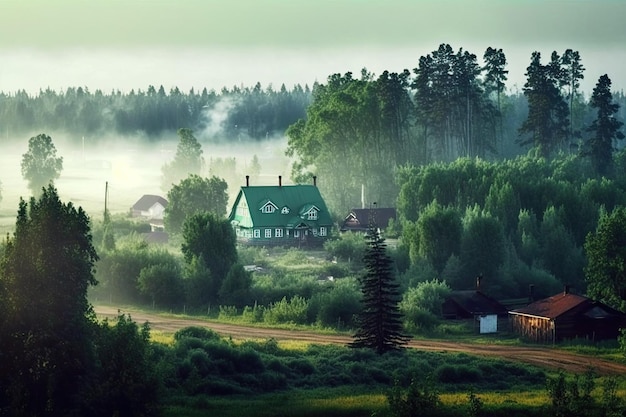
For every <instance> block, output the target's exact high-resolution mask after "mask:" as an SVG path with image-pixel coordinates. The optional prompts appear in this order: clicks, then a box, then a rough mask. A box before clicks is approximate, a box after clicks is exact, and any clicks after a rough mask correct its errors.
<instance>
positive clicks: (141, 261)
mask: <svg viewBox="0 0 626 417" xmlns="http://www.w3.org/2000/svg"><path fill="white" fill-rule="evenodd" d="M179 265H180V259H179V258H178V257H176V256H175V255H173V254H172V253H170V252H169V251H167V250H166V249H163V248H158V247H152V246H149V245H148V244H147V243H146V242H145V240H143V239H142V238H141V237H140V236H138V235H136V234H131V235H129V236H127V237H126V238H123V239H120V240H119V241H118V242H117V244H116V247H115V249H114V250H113V251H109V252H104V253H103V254H102V258H101V259H100V261H99V262H98V264H97V269H96V271H97V272H96V277H97V278H98V280H99V282H100V285H98V286H97V287H95V288H94V289H93V290H92V291H91V293H90V295H91V296H93V297H98V298H104V299H106V300H108V301H114V302H122V303H124V302H131V303H144V302H147V301H154V302H158V301H157V300H156V298H153V297H155V296H156V297H157V298H159V299H160V300H161V302H163V303H165V304H167V305H170V304H169V303H170V302H172V303H175V304H176V301H177V300H176V299H175V297H174V295H180V292H179V288H180V286H181V284H182V283H180V282H178V281H180V278H181V277H180V272H178V271H179V270H180V266H179ZM144 270H146V272H144V278H143V280H144V284H143V285H144V286H143V288H142V287H141V285H140V283H139V278H140V276H141V274H142V271H144ZM170 290H172V291H174V292H175V294H172V295H171V296H170V295H169V294H167V291H170ZM157 293H158V294H157Z"/></svg>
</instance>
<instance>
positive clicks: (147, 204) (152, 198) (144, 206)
mask: <svg viewBox="0 0 626 417" xmlns="http://www.w3.org/2000/svg"><path fill="white" fill-rule="evenodd" d="M156 203H159V204H161V205H162V206H163V207H167V200H166V199H164V198H163V197H161V196H158V195H153V194H144V195H143V196H142V197H141V198H140V199H139V200H137V202H136V203H135V204H134V205H133V210H139V211H147V210H150V208H151V207H152V206H154V205H155V204H156Z"/></svg>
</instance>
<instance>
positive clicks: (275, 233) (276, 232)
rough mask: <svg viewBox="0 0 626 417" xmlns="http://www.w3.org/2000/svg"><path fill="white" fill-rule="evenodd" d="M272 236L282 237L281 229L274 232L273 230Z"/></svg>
mask: <svg viewBox="0 0 626 417" xmlns="http://www.w3.org/2000/svg"><path fill="white" fill-rule="evenodd" d="M274 236H275V237H283V229H276V230H274Z"/></svg>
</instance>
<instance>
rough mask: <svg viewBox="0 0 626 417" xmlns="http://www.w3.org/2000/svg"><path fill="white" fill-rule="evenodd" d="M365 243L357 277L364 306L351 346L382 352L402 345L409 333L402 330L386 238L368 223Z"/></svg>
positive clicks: (396, 288) (397, 292) (397, 295)
mask: <svg viewBox="0 0 626 417" xmlns="http://www.w3.org/2000/svg"><path fill="white" fill-rule="evenodd" d="M367 243H368V247H367V249H366V252H365V255H364V257H363V263H364V264H365V273H364V274H363V275H362V276H361V277H360V279H359V284H360V287H361V293H362V295H363V298H362V303H363V309H362V311H361V312H360V313H359V315H358V326H359V327H358V329H357V331H356V333H355V335H354V340H353V341H352V343H351V345H350V346H352V347H354V348H361V347H366V348H369V349H373V350H375V351H376V352H377V353H378V354H383V353H385V352H387V351H389V350H396V349H400V348H402V345H404V344H406V342H407V341H408V337H407V336H406V335H405V334H403V332H402V314H401V313H400V309H399V307H398V302H399V301H400V293H399V290H398V288H399V286H398V284H397V283H396V280H395V276H394V273H393V270H392V266H393V265H392V260H391V258H390V257H389V256H388V255H387V252H386V245H385V239H383V238H382V237H381V236H380V234H379V232H378V231H377V230H376V229H374V228H373V227H370V229H369V230H368V233H367Z"/></svg>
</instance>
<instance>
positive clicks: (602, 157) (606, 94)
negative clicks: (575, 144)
mask: <svg viewBox="0 0 626 417" xmlns="http://www.w3.org/2000/svg"><path fill="white" fill-rule="evenodd" d="M589 104H590V106H591V107H593V108H594V109H596V111H597V116H596V118H595V120H594V121H593V122H591V125H590V126H589V127H588V128H587V131H589V132H591V133H592V134H593V136H591V137H590V138H589V140H588V141H587V149H586V152H585V153H586V154H587V155H589V156H590V157H591V164H592V165H593V168H594V169H595V171H596V172H597V173H598V174H599V175H606V174H607V173H609V172H611V170H612V167H613V152H614V150H615V143H616V142H617V141H618V140H621V139H624V133H622V132H621V128H622V126H623V125H624V123H623V122H622V121H621V120H618V119H617V118H616V117H615V116H616V113H617V112H618V111H619V105H618V104H616V103H614V102H613V95H612V94H611V79H610V78H609V77H608V75H606V74H604V75H602V76H600V78H599V79H598V83H597V84H596V87H595V88H594V89H593V93H592V94H591V99H590V100H589Z"/></svg>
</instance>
